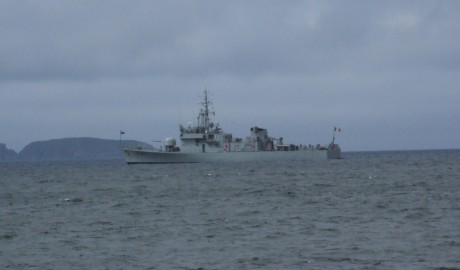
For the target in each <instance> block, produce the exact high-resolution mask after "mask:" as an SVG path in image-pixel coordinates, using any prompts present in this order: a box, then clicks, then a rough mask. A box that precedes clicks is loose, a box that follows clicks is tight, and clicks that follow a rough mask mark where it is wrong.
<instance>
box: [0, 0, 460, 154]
mask: <svg viewBox="0 0 460 270" xmlns="http://www.w3.org/2000/svg"><path fill="white" fill-rule="evenodd" d="M459 14H460V1H364V0H363V1H324V0H321V1H269V0H264V1H256V0H254V1H171V0H167V1H147V0H145V1H144V0H138V1H113V0H108V1H97V0H91V1H89V0H88V1H84V0H82V1H61V0H50V1H47V0H41V1H35V0H31V1H20V0H19V1H11V0H0V37H1V39H0V125H1V126H0V143H5V144H6V145H7V147H8V148H12V149H14V150H16V151H20V150H21V149H22V148H23V147H24V146H25V145H27V144H28V143H30V142H32V141H37V140H48V139H57V138H65V137H97V138H106V139H118V138H119V131H120V130H124V131H125V132H126V134H125V135H124V138H125V139H136V140H141V141H145V142H151V141H152V140H161V139H163V138H165V137H168V136H173V137H176V138H178V134H179V131H178V125H179V124H184V125H186V124H187V123H188V122H193V123H195V122H196V113H197V112H198V108H199V107H198V104H199V102H200V99H201V98H202V96H203V90H204V89H205V88H207V89H208V90H209V91H210V92H211V98H212V100H213V102H214V104H213V106H214V108H215V111H216V115H215V120H216V121H218V122H219V123H220V125H221V126H222V127H223V128H224V130H225V131H226V132H232V133H233V134H234V136H237V137H244V136H247V135H248V134H249V128H250V127H251V126H255V125H257V126H260V127H263V128H267V129H268V132H269V135H271V136H273V137H280V136H282V137H284V138H285V142H291V143H297V144H299V143H304V144H310V143H311V144H316V143H321V144H323V143H328V142H329V141H330V140H331V138H332V135H333V128H334V126H337V127H340V128H341V129H342V132H341V133H339V134H338V135H337V138H336V140H337V141H338V142H339V143H340V144H341V146H342V149H343V150H344V151H360V150H398V149H402V150H406V149H438V148H460V139H459V138H460V89H459V88H460V16H459Z"/></svg>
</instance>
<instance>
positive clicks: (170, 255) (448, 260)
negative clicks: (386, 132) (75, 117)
mask: <svg viewBox="0 0 460 270" xmlns="http://www.w3.org/2000/svg"><path fill="white" fill-rule="evenodd" d="M0 170H1V175H2V176H1V178H0V184H1V186H0V217H1V219H0V268H2V269H434V270H447V269H460V256H459V254H460V230H459V228H460V212H459V210H460V207H459V205H460V182H459V180H458V179H460V151H431V152H430V151H428V152H387V153H353V154H350V153H348V154H345V159H343V160H333V161H310V162H277V163H270V164H267V163H257V162H254V163H232V164H185V165H184V164H182V165H175V164H169V165H136V166H127V165H125V164H121V163H116V162H113V163H110V162H104V163H59V162H56V163H28V164H14V165H11V164H8V165H0Z"/></svg>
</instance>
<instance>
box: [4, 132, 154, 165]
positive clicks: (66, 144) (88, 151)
mask: <svg viewBox="0 0 460 270" xmlns="http://www.w3.org/2000/svg"><path fill="white" fill-rule="evenodd" d="M121 144H122V145H123V146H129V147H136V146H141V147H143V148H152V146H151V145H149V144H147V143H144V142H140V141H134V140H123V141H121ZM122 159H123V156H122V154H121V151H120V141H119V140H108V139H98V138H87V137H83V138H64V139H54V140H47V141H37V142H32V143H30V144H28V145H26V146H25V147H24V149H22V150H21V151H20V152H19V153H16V151H14V150H12V149H8V148H7V146H6V145H5V144H3V143H0V162H11V161H19V162H21V161H60V160H62V161H78V160H122Z"/></svg>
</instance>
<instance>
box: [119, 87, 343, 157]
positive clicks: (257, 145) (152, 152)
mask: <svg viewBox="0 0 460 270" xmlns="http://www.w3.org/2000/svg"><path fill="white" fill-rule="evenodd" d="M201 105H202V108H201V109H200V111H199V113H198V117H197V119H198V123H197V125H196V126H191V125H189V126H188V127H184V126H183V125H180V126H179V131H180V141H181V145H180V146H177V145H176V139H174V138H172V137H168V138H166V139H164V140H163V141H162V143H163V146H162V147H161V148H160V149H144V148H141V147H134V148H122V152H123V156H124V158H125V160H126V162H127V163H128V164H142V163H144V164H157V163H200V162H248V161H281V160H312V159H324V160H326V159H339V158H340V157H341V150H340V146H339V145H338V144H336V143H335V134H336V132H337V131H338V130H339V129H337V128H334V135H333V138H332V142H331V143H329V144H327V145H319V144H317V145H302V144H300V145H295V144H288V143H285V142H284V140H283V138H282V137H279V138H273V137H270V136H269V135H268V131H267V129H264V128H260V127H257V126H255V127H251V128H250V134H249V136H248V137H245V138H239V137H233V135H232V133H227V132H224V131H223V129H222V128H221V127H220V126H219V124H218V123H215V122H213V121H211V115H214V112H213V111H211V110H210V105H211V101H210V100H209V98H208V91H207V90H205V91H204V98H203V101H202V102H201ZM120 140H121V138H120Z"/></svg>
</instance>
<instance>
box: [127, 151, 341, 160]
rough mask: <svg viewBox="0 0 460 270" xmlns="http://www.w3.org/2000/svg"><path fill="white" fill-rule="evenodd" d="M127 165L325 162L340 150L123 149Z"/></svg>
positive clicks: (338, 154)
mask: <svg viewBox="0 0 460 270" xmlns="http://www.w3.org/2000/svg"><path fill="white" fill-rule="evenodd" d="M123 155H124V157H125V160H126V162H127V163H128V164H161V163H212V162H250V161H261V162H270V161H282V160H300V161H305V160H326V159H339V158H340V156H341V153H340V148H337V149H327V150H310V149H307V150H299V151H259V152H223V153H180V152H160V151H155V150H144V149H142V150H141V149H129V148H125V149H123Z"/></svg>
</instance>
